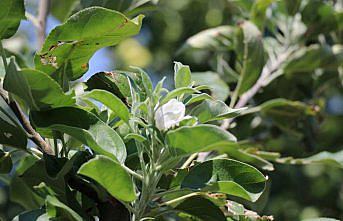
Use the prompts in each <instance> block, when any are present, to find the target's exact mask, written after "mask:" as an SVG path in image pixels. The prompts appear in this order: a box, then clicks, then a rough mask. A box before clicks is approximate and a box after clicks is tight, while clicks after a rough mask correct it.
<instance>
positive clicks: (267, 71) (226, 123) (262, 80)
mask: <svg viewBox="0 0 343 221" xmlns="http://www.w3.org/2000/svg"><path fill="white" fill-rule="evenodd" d="M293 51H294V49H290V48H288V49H286V50H285V51H284V52H283V53H281V54H280V55H279V56H278V57H277V59H276V60H275V61H272V60H269V61H268V62H267V64H265V66H264V67H263V69H262V72H261V75H260V77H259V79H258V80H257V81H256V83H255V84H254V85H253V86H252V87H251V88H250V89H249V90H248V91H247V92H245V93H244V94H243V95H242V96H241V97H240V98H239V100H238V102H237V103H236V104H235V105H234V108H241V107H243V106H245V105H246V104H247V103H248V102H249V101H250V100H251V99H252V98H253V97H254V96H255V95H256V94H257V93H258V92H259V91H260V90H261V89H262V88H263V87H265V86H266V85H268V84H269V83H270V80H268V79H269V77H270V76H271V75H272V74H273V73H274V72H276V71H277V70H278V69H279V67H280V65H282V63H283V62H285V61H286V59H287V58H288V56H289V55H290V54H291V53H292V52H293ZM233 119H234V118H230V119H224V120H223V123H222V124H221V125H220V127H221V128H222V129H224V130H227V129H228V128H229V127H230V124H231V123H232V121H233ZM208 154H209V152H202V153H199V154H198V158H197V160H198V161H204V160H205V159H206V157H207V156H208Z"/></svg>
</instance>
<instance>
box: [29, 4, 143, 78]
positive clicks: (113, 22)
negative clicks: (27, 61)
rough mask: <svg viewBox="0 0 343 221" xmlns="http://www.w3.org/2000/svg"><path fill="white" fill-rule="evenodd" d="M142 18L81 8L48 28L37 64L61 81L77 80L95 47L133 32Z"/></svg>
mask: <svg viewBox="0 0 343 221" xmlns="http://www.w3.org/2000/svg"><path fill="white" fill-rule="evenodd" d="M142 19H143V16H138V17H137V18H135V19H133V20H130V19H128V18H127V17H125V16H124V15H123V14H121V13H119V12H116V11H112V10H108V9H105V8H100V7H92V8H87V9H85V10H82V11H80V12H78V13H76V14H75V15H73V16H71V17H70V18H69V19H68V20H67V21H66V22H65V23H64V24H62V25H59V26H57V27H56V28H55V29H53V30H52V31H51V33H50V34H49V36H48V37H47V38H46V40H45V43H44V45H43V48H42V50H41V51H40V52H39V53H38V54H37V55H36V56H35V64H36V68H37V69H38V70H41V71H44V72H45V73H47V74H49V75H50V76H52V77H53V78H54V79H55V80H56V81H57V82H59V83H60V84H61V85H62V84H63V82H65V81H66V79H67V80H76V79H78V78H80V77H81V76H82V75H83V74H84V73H85V72H86V71H87V70H88V61H89V59H90V58H91V56H92V55H93V54H94V53H95V52H96V51H97V50H99V49H100V48H103V47H108V46H113V45H116V44H118V43H119V42H120V41H121V40H123V39H125V38H127V37H130V36H133V35H136V34H137V33H138V32H139V30H140V27H141V22H142Z"/></svg>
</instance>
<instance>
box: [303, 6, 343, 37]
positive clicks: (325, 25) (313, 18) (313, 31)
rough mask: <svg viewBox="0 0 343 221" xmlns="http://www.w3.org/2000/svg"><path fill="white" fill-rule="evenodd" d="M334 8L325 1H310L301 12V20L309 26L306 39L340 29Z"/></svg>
mask: <svg viewBox="0 0 343 221" xmlns="http://www.w3.org/2000/svg"><path fill="white" fill-rule="evenodd" d="M334 15H335V9H334V6H333V5H332V4H330V3H328V2H325V1H308V2H307V4H306V5H305V7H304V8H303V9H302V11H301V20H302V21H303V22H304V23H305V24H306V26H307V33H306V35H307V36H306V37H315V36H316V35H318V34H326V33H329V32H330V31H335V30H337V28H338V21H337V20H336V16H334Z"/></svg>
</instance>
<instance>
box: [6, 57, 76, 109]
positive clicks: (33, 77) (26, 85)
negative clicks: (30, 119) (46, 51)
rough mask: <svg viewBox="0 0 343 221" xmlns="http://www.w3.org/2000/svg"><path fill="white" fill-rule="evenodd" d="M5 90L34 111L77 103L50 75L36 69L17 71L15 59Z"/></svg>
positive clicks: (12, 61)
mask: <svg viewBox="0 0 343 221" xmlns="http://www.w3.org/2000/svg"><path fill="white" fill-rule="evenodd" d="M18 85H20V87H19V86H18ZM4 88H5V89H6V90H7V91H9V92H11V93H13V94H15V95H17V96H18V97H20V98H22V99H23V100H24V101H25V102H26V103H27V104H28V106H29V107H30V108H31V109H33V110H42V109H49V108H55V107H63V106H72V105H73V104H74V103H75V100H74V99H73V98H72V95H66V94H64V93H63V91H62V88H61V87H60V86H59V85H58V84H57V82H56V81H54V80H53V79H52V78H51V77H50V76H49V75H47V74H45V73H43V72H41V71H37V70H34V69H22V70H20V71H17V69H16V66H15V63H14V60H13V59H11V62H10V64H9V68H8V72H7V74H6V76H5V80H4Z"/></svg>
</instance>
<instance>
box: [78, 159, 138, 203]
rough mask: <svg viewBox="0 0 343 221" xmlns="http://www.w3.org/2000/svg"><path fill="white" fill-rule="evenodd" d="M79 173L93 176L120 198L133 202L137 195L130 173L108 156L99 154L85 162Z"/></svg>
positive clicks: (114, 195)
mask: <svg viewBox="0 0 343 221" xmlns="http://www.w3.org/2000/svg"><path fill="white" fill-rule="evenodd" d="M79 174H82V175H84V176H87V177H90V178H92V179H93V180H95V181H96V182H98V183H99V184H100V185H101V186H103V187H104V188H105V189H106V190H107V191H108V192H109V193H110V194H111V195H112V196H113V197H115V198H117V199H119V200H123V201H126V202H131V201H133V200H135V199H136V197H137V196H136V193H135V190H134V185H133V183H132V179H131V177H130V176H129V174H128V173H127V172H126V171H125V169H123V167H122V166H121V165H120V164H118V163H117V162H115V161H113V160H111V159H109V158H107V157H104V156H97V157H96V158H94V159H92V160H90V161H88V162H87V163H85V164H83V165H82V167H81V168H80V170H79ZM109 174H112V175H109Z"/></svg>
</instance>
